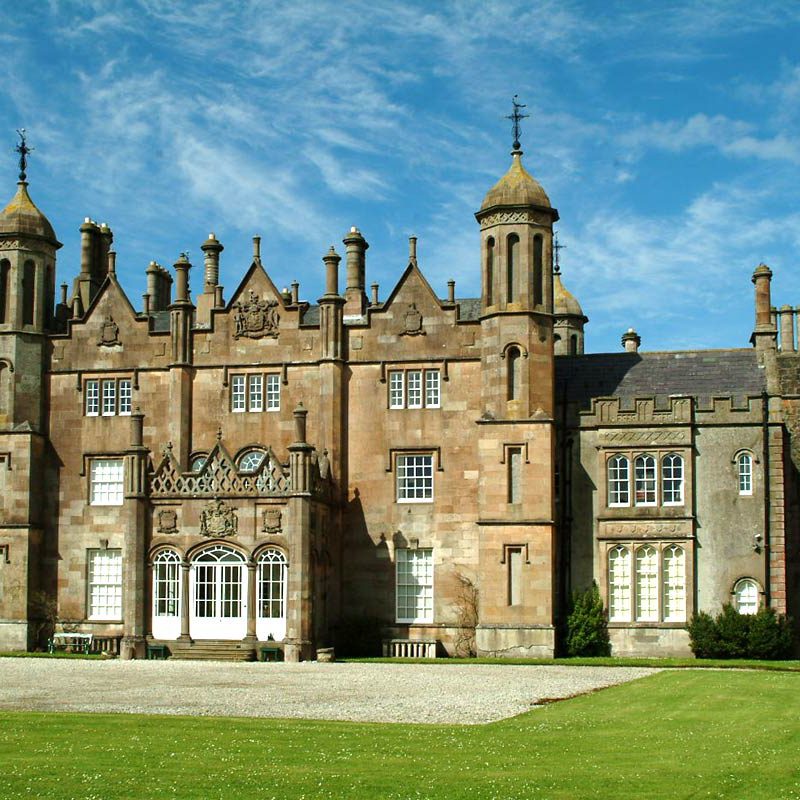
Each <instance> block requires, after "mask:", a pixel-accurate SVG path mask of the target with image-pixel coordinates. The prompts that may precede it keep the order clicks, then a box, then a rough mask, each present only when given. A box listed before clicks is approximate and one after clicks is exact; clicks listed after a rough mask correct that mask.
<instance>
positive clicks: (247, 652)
mask: <svg viewBox="0 0 800 800" xmlns="http://www.w3.org/2000/svg"><path fill="white" fill-rule="evenodd" d="M153 644H165V645H167V648H168V650H169V652H170V657H171V658H174V659H183V660H194V661H255V658H256V646H255V643H251V642H242V641H231V640H229V639H195V640H194V641H187V642H183V641H180V640H178V641H172V642H160V641H155V640H154V641H153Z"/></svg>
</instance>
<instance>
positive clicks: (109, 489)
mask: <svg viewBox="0 0 800 800" xmlns="http://www.w3.org/2000/svg"><path fill="white" fill-rule="evenodd" d="M122 479H123V467H122V459H121V458H93V459H92V461H91V465H90V468H89V484H90V485H89V504H90V505H93V506H121V505H122V498H123V488H124V487H123V480H122Z"/></svg>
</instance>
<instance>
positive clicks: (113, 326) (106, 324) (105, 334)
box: [97, 314, 122, 347]
mask: <svg viewBox="0 0 800 800" xmlns="http://www.w3.org/2000/svg"><path fill="white" fill-rule="evenodd" d="M97 344H98V346H99V347H113V346H114V345H118V344H122V342H121V341H120V340H119V325H117V323H116V322H114V318H113V317H112V316H111V314H106V318H105V320H104V321H103V323H102V324H101V325H100V338H99V339H98V340H97Z"/></svg>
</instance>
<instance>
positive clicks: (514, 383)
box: [506, 347, 522, 400]
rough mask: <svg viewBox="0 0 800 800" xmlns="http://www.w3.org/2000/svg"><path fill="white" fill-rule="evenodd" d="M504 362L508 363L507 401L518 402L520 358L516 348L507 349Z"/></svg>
mask: <svg viewBox="0 0 800 800" xmlns="http://www.w3.org/2000/svg"><path fill="white" fill-rule="evenodd" d="M506 361H507V362H508V399H509V400H519V397H520V389H521V386H520V384H521V377H522V376H521V373H522V356H521V354H520V352H519V348H518V347H509V348H508V352H507V353H506Z"/></svg>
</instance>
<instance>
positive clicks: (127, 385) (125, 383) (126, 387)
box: [117, 378, 133, 417]
mask: <svg viewBox="0 0 800 800" xmlns="http://www.w3.org/2000/svg"><path fill="white" fill-rule="evenodd" d="M117 385H118V387H119V409H118V410H119V415H120V416H121V417H129V416H130V414H131V405H132V402H133V385H132V384H131V381H130V378H120V379H119V382H118V384H117Z"/></svg>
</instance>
